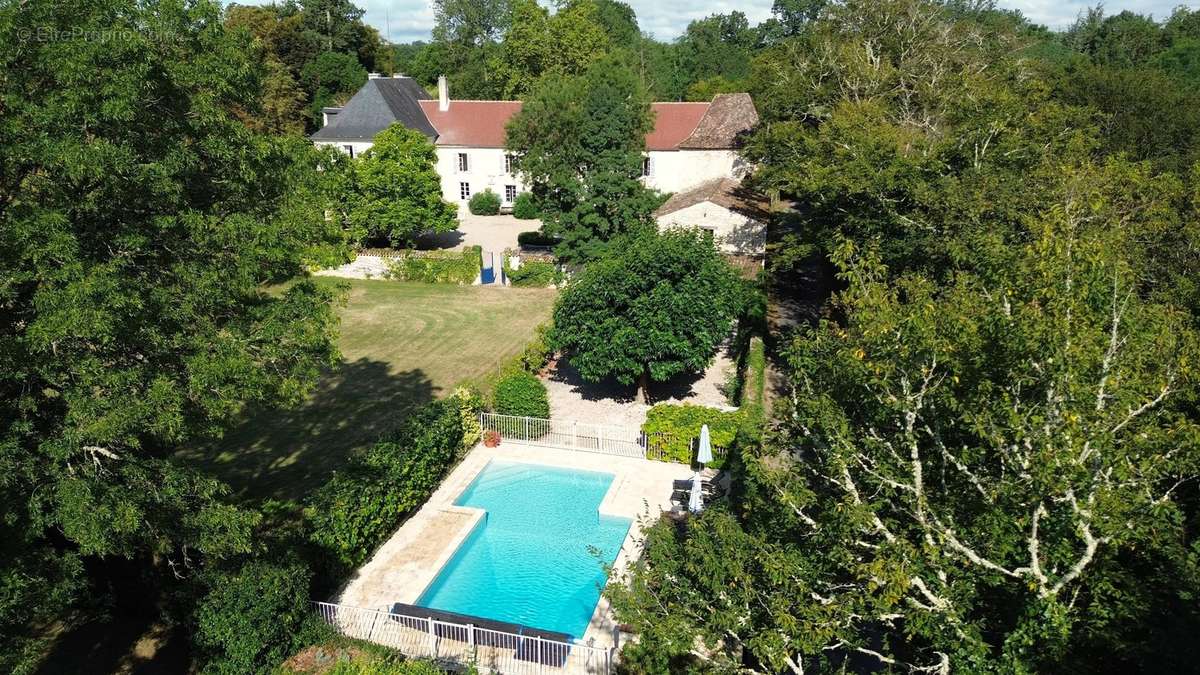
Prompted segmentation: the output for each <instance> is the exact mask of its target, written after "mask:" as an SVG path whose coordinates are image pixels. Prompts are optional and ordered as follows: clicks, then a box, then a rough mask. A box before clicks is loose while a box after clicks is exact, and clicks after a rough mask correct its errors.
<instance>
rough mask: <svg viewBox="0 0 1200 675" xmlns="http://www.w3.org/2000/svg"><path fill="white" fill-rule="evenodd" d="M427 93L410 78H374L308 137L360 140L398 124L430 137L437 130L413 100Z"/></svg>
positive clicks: (432, 136) (426, 96) (425, 96)
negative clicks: (327, 122) (327, 121)
mask: <svg viewBox="0 0 1200 675" xmlns="http://www.w3.org/2000/svg"><path fill="white" fill-rule="evenodd" d="M427 98H429V93H428V92H426V91H425V89H424V88H423V87H421V85H419V84H417V83H416V81H414V80H413V79H412V78H411V77H376V78H371V79H369V80H367V83H366V84H365V85H363V87H362V88H361V89H359V90H358V92H357V93H356V94H354V96H353V97H351V99H350V101H349V102H347V103H346V105H345V106H344V107H343V108H342V110H341V112H339V113H337V115H336V116H335V117H334V118H333V119H331V120H330V121H329V124H327V125H325V126H324V127H323V128H321V129H320V130H319V131H317V133H315V134H313V135H312V136H310V137H309V138H311V139H313V140H314V141H363V140H367V141H369V140H371V139H373V138H375V134H377V133H379V132H381V131H383V130H384V129H386V128H388V127H389V126H391V125H392V124H394V123H396V122H399V123H401V124H403V125H404V126H406V127H408V128H409V129H415V130H417V131H420V132H421V133H423V134H425V135H426V136H428V137H430V138H436V137H437V130H436V129H434V128H433V125H432V124H430V123H429V118H427V117H425V113H424V112H422V111H421V106H420V104H419V103H417V101H419V100H422V99H427Z"/></svg>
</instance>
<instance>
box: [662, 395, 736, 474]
mask: <svg viewBox="0 0 1200 675" xmlns="http://www.w3.org/2000/svg"><path fill="white" fill-rule="evenodd" d="M742 419H743V413H742V412H740V411H729V412H726V411H724V410H718V409H716V408H709V407H706V406H702V405H691V404H687V403H685V404H682V405H676V404H669V403H660V404H658V405H656V406H654V407H653V408H651V409H650V411H649V412H647V413H646V423H645V424H643V425H642V431H644V432H645V433H646V434H647V436H652V438H650V439H649V442H650V443H651V444H652V446H653V448H654V449H656V450H658V451H660V452H662V453H663V456H662V460H663V461H667V462H679V463H681V464H691V463H692V462H693V461H694V460H695V459H696V457H695V450H694V448H693V444H692V442H693V440H694V439H696V438H699V437H700V427H702V426H704V425H705V424H707V425H708V433H709V439H710V440H711V441H712V444H713V447H714V448H716V447H722V448H728V447H729V446H730V445H732V444H733V442H734V439H736V438H737V435H738V429H739V428H740V427H741V424H742ZM655 434H661V436H655ZM723 464H724V461H723V458H722V459H718V458H715V457H714V458H713V461H712V462H710V463H709V466H711V467H713V468H720V467H721V466H722V465H723Z"/></svg>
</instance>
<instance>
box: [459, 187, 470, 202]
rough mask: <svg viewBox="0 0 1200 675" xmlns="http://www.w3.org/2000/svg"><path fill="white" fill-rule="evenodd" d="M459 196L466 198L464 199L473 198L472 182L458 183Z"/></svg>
mask: <svg viewBox="0 0 1200 675" xmlns="http://www.w3.org/2000/svg"><path fill="white" fill-rule="evenodd" d="M458 198H459V199H464V200H465V199H470V198H471V184H470V183H459V184H458Z"/></svg>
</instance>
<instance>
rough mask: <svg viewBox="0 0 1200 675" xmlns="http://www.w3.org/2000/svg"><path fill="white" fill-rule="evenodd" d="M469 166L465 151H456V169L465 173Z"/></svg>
mask: <svg viewBox="0 0 1200 675" xmlns="http://www.w3.org/2000/svg"><path fill="white" fill-rule="evenodd" d="M470 167H471V165H470V163H469V162H468V161H467V153H465V152H460V153H458V170H459V172H460V173H466V172H468V171H470V170H471V168H470Z"/></svg>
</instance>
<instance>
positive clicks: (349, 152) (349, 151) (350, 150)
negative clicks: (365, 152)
mask: <svg viewBox="0 0 1200 675" xmlns="http://www.w3.org/2000/svg"><path fill="white" fill-rule="evenodd" d="M342 150H345V151H346V154H347V155H350V157H351V158H352V159H353V158H354V146H353V145H343V146H342Z"/></svg>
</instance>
